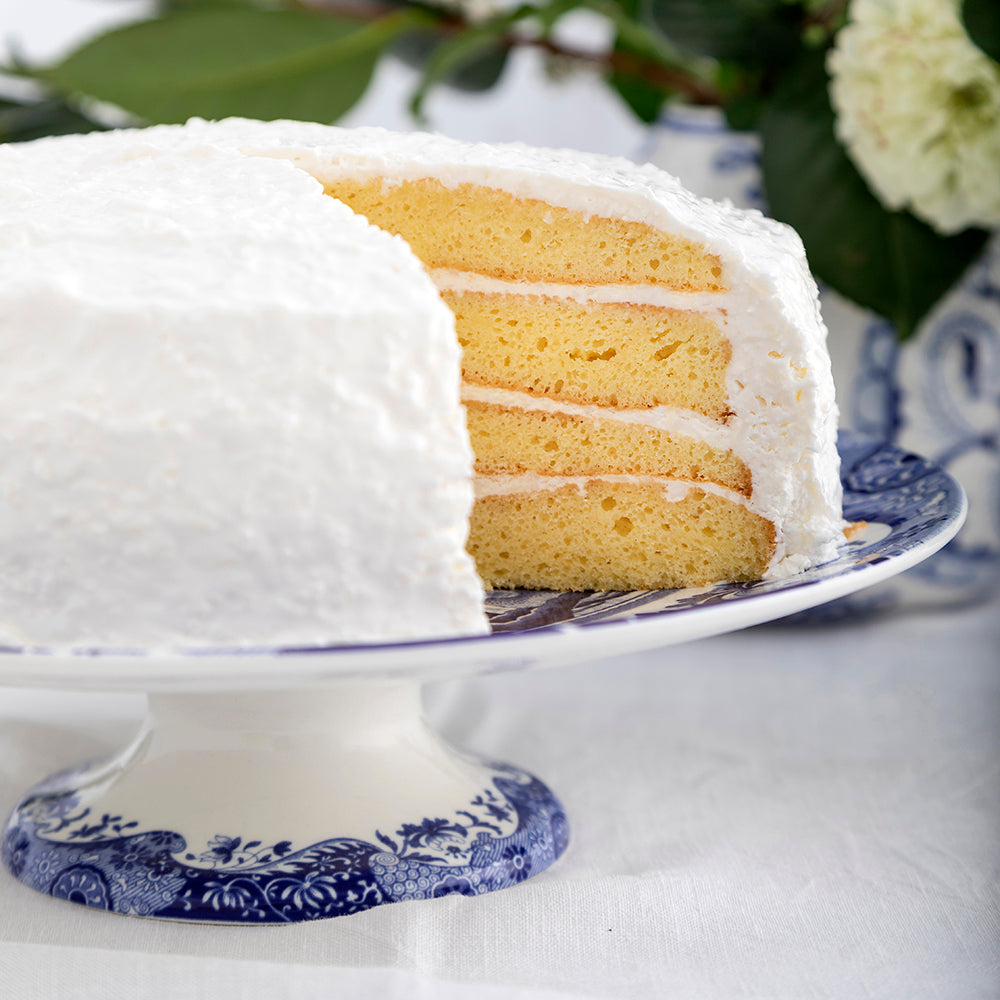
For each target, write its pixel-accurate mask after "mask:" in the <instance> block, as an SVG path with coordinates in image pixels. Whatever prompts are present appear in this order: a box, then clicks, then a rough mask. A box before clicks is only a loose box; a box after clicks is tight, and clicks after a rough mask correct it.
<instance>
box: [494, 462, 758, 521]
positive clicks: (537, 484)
mask: <svg viewBox="0 0 1000 1000" xmlns="http://www.w3.org/2000/svg"><path fill="white" fill-rule="evenodd" d="M593 482H602V483H617V484H620V485H625V486H653V487H656V488H657V489H659V490H660V491H661V492H662V494H663V498H664V499H665V500H666V501H667V503H680V502H681V501H682V500H684V499H686V498H687V495H688V494H689V493H690V492H691V491H692V490H699V491H700V492H702V493H711V494H713V495H714V496H717V497H722V499H723V500H728V501H729V502H730V503H735V504H739V506H740V507H746V508H747V510H750V511H752V512H753V513H755V514H757V513H760V511H758V510H757V507H756V506H755V504H754V503H753V501H752V500H748V499H747V498H746V497H745V496H743V495H742V494H740V493H737V492H736V491H735V490H730V489H727V488H726V487H725V486H720V485H719V484H718V483H693V482H691V481H690V480H687V479H670V478H669V477H667V476H629V475H600V476H543V475H540V474H539V473H537V472H519V473H496V474H493V475H479V476H476V497H477V499H478V498H479V497H495V496H515V495H517V494H519V493H550V492H552V491H554V490H561V489H563V488H565V487H566V486H572V487H573V488H574V489H576V491H577V492H578V493H581V494H582V493H585V492H586V490H587V486H588V485H589V484H590V483H593Z"/></svg>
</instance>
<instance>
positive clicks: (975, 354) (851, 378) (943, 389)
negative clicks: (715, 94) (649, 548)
mask: <svg viewBox="0 0 1000 1000" xmlns="http://www.w3.org/2000/svg"><path fill="white" fill-rule="evenodd" d="M639 158H640V159H642V160H649V161H651V162H653V163H655V164H656V165H657V166H660V167H662V168H663V169H664V170H667V171H669V172H670V173H672V174H674V175H675V176H677V177H679V178H680V179H681V181H682V182H683V183H684V184H685V186H687V187H688V188H690V189H691V190H692V191H695V192H696V193H698V194H700V195H703V196H705V197H708V198H714V199H716V200H723V199H728V200H730V201H732V202H733V203H734V204H736V205H739V206H742V207H748V208H759V209H761V210H765V204H764V191H763V185H762V182H761V175H760V143H759V140H758V137H757V136H756V135H754V134H752V133H740V132H733V131H732V130H730V129H729V128H728V127H727V126H726V124H725V121H724V119H723V117H722V115H721V113H720V112H719V111H718V109H715V108H688V107H683V106H678V107H672V108H670V109H669V110H668V111H667V112H665V114H664V115H663V116H662V117H661V119H660V121H659V122H658V123H657V125H656V126H655V128H654V129H653V130H652V131H651V132H650V135H649V138H648V140H647V143H646V145H645V148H644V149H643V150H641V151H640V155H639ZM821 301H822V308H823V317H824V319H825V321H826V324H827V326H828V327H829V330H830V337H829V345H830V354H831V357H832V359H833V372H834V378H835V381H836V383H837V392H838V400H839V403H840V409H841V419H840V423H841V426H842V427H847V428H850V429H853V430H857V431H861V432H863V433H865V434H868V435H871V436H874V437H876V438H878V439H881V440H885V441H889V442H890V443H892V444H895V445H897V446H899V447H902V448H904V449H907V450H909V451H913V452H916V453H917V454H920V455H923V456H925V457H927V458H929V459H931V460H932V461H934V462H936V463H937V464H939V465H941V466H943V467H944V468H946V469H947V470H948V471H949V472H950V473H951V474H952V475H954V476H955V478H956V479H958V480H959V482H960V483H961V484H962V485H963V486H964V488H965V490H966V493H967V494H968V497H969V518H968V521H967V522H966V525H965V527H964V528H963V529H962V531H961V532H960V533H959V535H958V537H957V538H956V539H955V540H954V541H953V542H951V543H950V544H949V545H948V546H947V547H946V548H945V549H944V550H943V551H942V552H940V553H939V554H938V555H937V556H935V557H934V558H932V559H929V560H928V561H927V562H925V563H923V564H921V565H920V566H918V567H917V568H916V569H913V570H911V571H910V572H909V573H906V574H904V575H903V576H902V577H899V578H898V579H897V580H895V581H892V582H890V583H887V584H885V585H883V586H882V587H881V588H877V589H876V591H874V592H872V593H871V594H870V595H869V596H868V597H866V598H865V600H864V604H865V606H866V608H867V609H872V608H883V607H916V606H921V607H927V606H929V607H954V606H962V605H967V604H971V603H974V602H977V601H983V600H988V599H990V598H992V597H995V596H996V595H997V594H998V593H1000V234H995V235H994V237H993V239H992V240H991V241H990V243H989V244H988V245H987V248H986V250H985V251H984V253H983V254H982V256H981V257H980V258H979V260H978V261H977V262H976V263H975V264H974V265H973V266H972V267H971V268H970V269H969V271H968V272H967V273H966V275H965V276H964V278H963V279H962V281H961V282H960V283H959V284H958V285H957V286H956V287H955V288H954V289H953V290H952V291H951V292H950V293H949V294H948V295H947V296H946V297H945V298H944V299H943V300H942V301H941V302H940V303H939V304H938V305H937V307H936V308H935V309H934V311H933V312H932V313H931V315H930V316H929V317H928V318H927V319H926V320H925V321H924V322H923V324H922V325H921V327H920V329H919V330H918V331H917V333H916V335H915V336H914V337H913V338H911V339H910V340H909V341H907V342H906V343H900V342H899V341H898V340H897V339H896V336H895V332H894V330H893V328H892V327H891V326H890V325H889V324H888V323H887V322H886V321H885V320H882V319H880V318H879V317H878V316H876V315H874V314H873V313H870V312H868V311H866V310H864V309H861V308H859V307H858V306H856V305H854V304H853V303H851V302H848V301H847V300H846V299H844V298H843V297H842V296H840V295H838V294H837V293H836V292H834V291H832V290H831V289H828V288H822V287H821Z"/></svg>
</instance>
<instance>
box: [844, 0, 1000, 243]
mask: <svg viewBox="0 0 1000 1000" xmlns="http://www.w3.org/2000/svg"><path fill="white" fill-rule="evenodd" d="M849 15H850V21H849V23H848V24H847V25H846V26H845V27H844V28H843V29H841V31H840V32H839V33H838V35H837V40H836V44H835V47H834V49H833V50H832V51H831V53H830V56H829V62H828V66H829V70H830V73H831V77H832V79H831V86H830V97H831V100H832V102H833V107H834V110H835V111H836V113H837V136H838V138H839V139H840V141H841V142H843V143H844V145H845V147H846V149H847V151H848V153H849V155H850V156H851V158H852V159H853V161H854V163H855V165H856V166H857V167H858V169H859V170H860V171H861V173H862V174H863V175H864V177H865V179H866V180H867V181H868V183H869V185H870V186H871V188H872V190H873V191H874V192H875V194H876V195H877V196H878V197H879V199H880V200H881V201H882V203H883V204H884V205H885V206H886V207H888V208H890V209H903V208H905V209H909V210H910V211H911V212H913V214H914V215H917V216H919V217H920V218H922V219H924V220H925V221H927V222H929V223H930V224H931V225H932V226H934V228H935V229H937V230H938V231H939V232H942V233H956V232H959V231H960V230H962V229H965V228H967V227H968V226H985V227H993V226H997V225H1000V67H998V66H997V64H996V63H995V62H993V61H992V60H990V59H989V58H988V57H987V56H986V55H985V54H984V53H983V52H982V51H981V50H980V49H979V48H977V47H976V46H975V45H974V44H973V42H972V41H971V39H970V38H969V36H968V35H967V34H966V32H965V29H964V28H963V26H962V23H961V20H960V18H959V0H853V2H852V3H851V6H850V8H849Z"/></svg>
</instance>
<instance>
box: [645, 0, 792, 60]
mask: <svg viewBox="0 0 1000 1000" xmlns="http://www.w3.org/2000/svg"><path fill="white" fill-rule="evenodd" d="M647 17H648V18H649V19H650V20H651V22H652V23H653V24H654V25H655V26H656V27H657V28H659V29H660V31H662V32H663V34H664V35H665V36H666V37H667V39H668V40H669V41H670V42H672V43H673V44H674V45H676V46H677V47H678V48H680V49H682V50H684V51H685V52H690V53H693V54H695V55H703V56H711V57H712V58H713V59H731V60H734V61H737V62H745V63H754V64H760V65H764V64H780V63H783V62H786V61H787V60H788V59H790V58H791V57H792V55H793V54H794V53H795V51H796V49H797V48H798V45H799V31H800V29H801V23H802V17H803V13H802V8H801V7H800V6H799V5H798V4H792V3H788V2H787V0H649V4H648V8H647Z"/></svg>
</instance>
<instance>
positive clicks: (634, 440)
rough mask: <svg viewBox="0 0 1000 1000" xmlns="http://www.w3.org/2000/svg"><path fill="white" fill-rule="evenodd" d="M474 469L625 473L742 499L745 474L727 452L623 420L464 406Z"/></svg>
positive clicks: (746, 491) (746, 489)
mask: <svg viewBox="0 0 1000 1000" xmlns="http://www.w3.org/2000/svg"><path fill="white" fill-rule="evenodd" d="M465 411H466V421H467V423H468V427H469V436H470V438H471V439H472V450H473V452H474V453H475V456H476V471H477V472H479V473H483V474H493V473H520V472H538V473H540V474H542V475H549V476H600V475H620V474H630V475H636V476H642V475H646V476H668V477H669V478H671V479H684V480H690V481H693V482H714V483H719V484H720V485H721V486H725V487H727V488H728V489H731V490H733V491H734V492H736V493H741V494H742V495H743V496H746V497H749V496H750V494H751V492H752V483H751V476H750V470H749V469H748V468H747V467H746V464H745V463H744V462H742V461H741V460H740V459H739V458H737V457H736V456H735V455H734V454H733V453H732V452H731V451H727V450H723V449H721V448H713V447H712V446H710V445H709V444H707V443H706V442H704V441H700V440H698V439H697V438H693V437H689V436H687V435H684V434H676V433H668V432H666V431H663V430H660V429H659V428H657V427H651V426H647V425H644V424H637V423H628V422H626V421H622V420H611V419H586V418H583V417H579V416H576V415H573V414H569V413H558V412H556V413H550V412H545V411H541V410H522V409H516V408H506V407H501V406H491V405H489V404H486V403H478V402H472V401H468V400H467V401H466V403H465Z"/></svg>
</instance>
